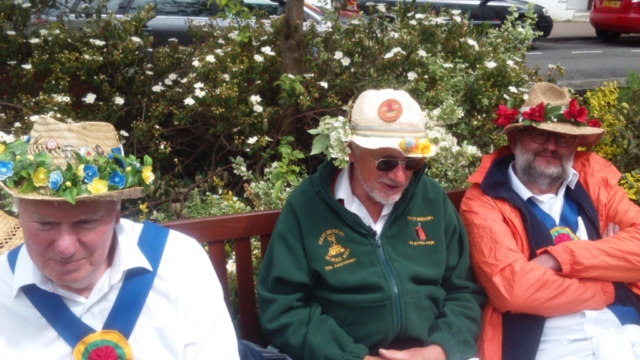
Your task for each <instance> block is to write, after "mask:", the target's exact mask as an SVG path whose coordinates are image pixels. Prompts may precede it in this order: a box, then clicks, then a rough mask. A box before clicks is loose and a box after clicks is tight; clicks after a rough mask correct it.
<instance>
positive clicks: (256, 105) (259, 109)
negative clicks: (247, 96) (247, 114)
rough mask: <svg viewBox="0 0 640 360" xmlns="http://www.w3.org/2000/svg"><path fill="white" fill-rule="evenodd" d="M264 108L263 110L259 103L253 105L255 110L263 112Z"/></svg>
mask: <svg viewBox="0 0 640 360" xmlns="http://www.w3.org/2000/svg"><path fill="white" fill-rule="evenodd" d="M262 110H263V109H262V106H260V105H258V104H255V105H253V111H255V112H259V113H261V112H262Z"/></svg>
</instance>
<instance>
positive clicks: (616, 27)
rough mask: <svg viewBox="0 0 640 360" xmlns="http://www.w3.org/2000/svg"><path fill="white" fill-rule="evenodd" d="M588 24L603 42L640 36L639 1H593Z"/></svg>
mask: <svg viewBox="0 0 640 360" xmlns="http://www.w3.org/2000/svg"><path fill="white" fill-rule="evenodd" d="M589 22H590V23H591V25H592V26H593V27H594V28H595V29H596V36H598V38H600V39H602V40H604V41H615V40H616V39H618V38H619V37H620V35H622V34H640V0H613V1H612V0H594V2H593V9H591V14H590V15H589Z"/></svg>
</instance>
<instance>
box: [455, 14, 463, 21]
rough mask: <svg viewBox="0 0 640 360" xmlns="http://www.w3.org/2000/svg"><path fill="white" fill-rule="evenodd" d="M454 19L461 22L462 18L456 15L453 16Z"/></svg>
mask: <svg viewBox="0 0 640 360" xmlns="http://www.w3.org/2000/svg"><path fill="white" fill-rule="evenodd" d="M453 20H455V21H457V22H461V21H462V18H461V17H460V16H458V15H456V16H454V17H453Z"/></svg>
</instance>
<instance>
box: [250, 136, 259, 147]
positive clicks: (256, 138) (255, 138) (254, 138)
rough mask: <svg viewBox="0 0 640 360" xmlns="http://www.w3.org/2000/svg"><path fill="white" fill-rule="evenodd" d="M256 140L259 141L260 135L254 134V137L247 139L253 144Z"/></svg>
mask: <svg viewBox="0 0 640 360" xmlns="http://www.w3.org/2000/svg"><path fill="white" fill-rule="evenodd" d="M256 141H258V137H257V136H252V137H250V138H248V139H247V143H248V144H251V145H253V144H255V143H256Z"/></svg>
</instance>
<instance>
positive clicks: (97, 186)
mask: <svg viewBox="0 0 640 360" xmlns="http://www.w3.org/2000/svg"><path fill="white" fill-rule="evenodd" d="M87 189H88V190H89V191H90V192H91V193H92V194H102V193H106V192H107V190H109V182H108V181H107V180H100V179H99V178H94V179H93V180H92V181H91V182H90V183H89V185H87Z"/></svg>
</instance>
